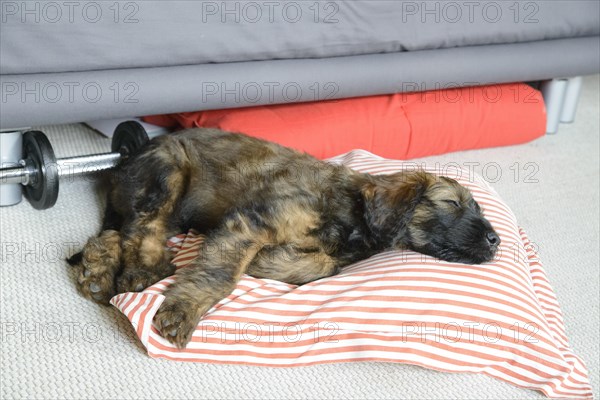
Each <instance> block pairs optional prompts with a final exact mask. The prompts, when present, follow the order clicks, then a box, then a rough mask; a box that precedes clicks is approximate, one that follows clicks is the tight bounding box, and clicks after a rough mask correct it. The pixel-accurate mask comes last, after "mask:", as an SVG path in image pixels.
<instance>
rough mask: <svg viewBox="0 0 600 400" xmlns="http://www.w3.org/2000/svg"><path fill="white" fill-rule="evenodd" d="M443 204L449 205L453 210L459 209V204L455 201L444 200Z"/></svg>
mask: <svg viewBox="0 0 600 400" xmlns="http://www.w3.org/2000/svg"><path fill="white" fill-rule="evenodd" d="M444 202H446V203H448V204H450V205H451V206H453V207H455V208H460V203H459V202H458V201H456V200H444Z"/></svg>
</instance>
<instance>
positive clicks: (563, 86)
mask: <svg viewBox="0 0 600 400" xmlns="http://www.w3.org/2000/svg"><path fill="white" fill-rule="evenodd" d="M567 86H568V80H567V79H552V80H550V81H544V82H542V87H541V89H542V96H543V97H544V103H546V133H548V134H552V133H556V132H557V131H558V124H559V123H560V117H561V114H562V109H563V104H564V102H565V93H566V91H567Z"/></svg>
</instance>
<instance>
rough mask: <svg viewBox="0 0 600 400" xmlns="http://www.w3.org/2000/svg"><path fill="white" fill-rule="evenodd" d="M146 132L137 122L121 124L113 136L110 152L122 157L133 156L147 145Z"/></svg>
mask: <svg viewBox="0 0 600 400" xmlns="http://www.w3.org/2000/svg"><path fill="white" fill-rule="evenodd" d="M149 140H150V139H148V134H147V133H146V130H145V129H144V127H143V126H142V124H140V123H139V122H137V121H125V122H121V123H120V124H119V125H118V126H117V127H116V128H115V133H114V134H113V138H112V143H111V150H112V151H113V153H121V156H123V157H130V156H132V155H134V154H135V153H136V152H137V151H138V150H139V149H140V148H141V147H142V146H143V145H145V144H146V143H148V141H149Z"/></svg>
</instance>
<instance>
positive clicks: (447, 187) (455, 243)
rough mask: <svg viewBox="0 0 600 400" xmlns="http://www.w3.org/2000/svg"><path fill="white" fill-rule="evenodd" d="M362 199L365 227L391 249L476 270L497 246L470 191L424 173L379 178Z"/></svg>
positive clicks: (442, 178)
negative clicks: (476, 266)
mask: <svg viewBox="0 0 600 400" xmlns="http://www.w3.org/2000/svg"><path fill="white" fill-rule="evenodd" d="M363 196H364V199H365V205H366V207H365V214H366V215H365V217H366V220H367V224H368V225H369V227H370V229H371V231H372V233H373V235H374V236H375V238H376V239H377V240H380V241H381V242H382V243H385V244H386V245H387V246H389V247H391V248H409V249H412V250H415V251H418V252H419V253H423V254H427V255H430V256H433V257H437V258H439V259H442V260H445V261H451V262H460V263H466V264H480V263H483V262H486V261H490V260H492V259H493V258H494V255H495V254H496V250H497V249H498V245H499V244H500V238H499V237H498V234H496V232H495V231H494V229H493V228H492V226H491V224H490V223H489V221H488V220H487V219H485V217H484V216H483V214H482V212H481V208H480V207H479V204H477V202H476V201H475V200H473V196H472V195H471V193H470V192H469V190H468V189H466V188H465V187H463V186H461V185H460V184H459V183H458V182H456V181H455V180H453V179H449V178H445V177H436V176H435V175H432V174H429V173H426V172H423V171H416V172H406V173H398V174H394V175H388V176H378V177H376V179H374V181H373V182H372V183H369V184H367V185H366V186H365V188H364V189H363Z"/></svg>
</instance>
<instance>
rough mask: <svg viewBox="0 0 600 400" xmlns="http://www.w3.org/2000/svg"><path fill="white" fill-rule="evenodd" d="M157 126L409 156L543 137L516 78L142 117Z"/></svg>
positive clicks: (526, 90) (540, 109) (539, 112)
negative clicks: (509, 81) (506, 81)
mask: <svg viewBox="0 0 600 400" xmlns="http://www.w3.org/2000/svg"><path fill="white" fill-rule="evenodd" d="M144 120H145V121H147V122H150V123H154V124H156V125H161V126H173V127H175V126H176V127H182V128H191V127H208V128H219V129H223V130H226V131H233V132H244V133H246V134H248V135H251V136H256V137H259V138H263V139H267V140H270V141H273V142H276V143H280V144H282V145H285V146H289V147H293V148H296V149H299V150H302V151H305V152H307V153H309V154H312V155H313V156H315V157H318V158H327V157H332V156H334V155H337V154H341V153H344V152H347V151H349V150H352V149H358V148H359V149H364V150H367V151H370V152H372V153H375V154H378V155H380V156H382V157H387V158H397V159H409V158H417V157H424V156H428V155H433V154H441V153H447V152H452V151H458V150H468V149H477V148H485V147H494V146H505V145H510V144H518V143H524V142H528V141H531V140H533V139H536V138H538V137H540V136H542V135H543V134H544V133H545V128H546V114H545V108H544V102H543V99H542V95H541V93H540V92H539V91H537V90H535V89H533V88H531V87H530V86H528V85H526V84H522V83H515V84H503V85H494V86H481V87H467V88H456V89H445V90H438V91H429V92H420V93H399V94H392V95H382V96H370V97H357V98H350V99H343V100H330V101H319V102H309V103H295V104H281V105H270V106H259V107H247V108H237V109H228V110H209V111H197V112H186V113H178V114H170V115H163V116H152V117H145V118H144Z"/></svg>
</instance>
